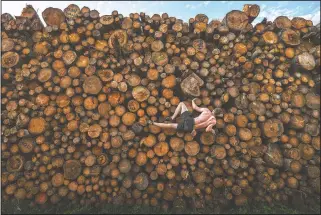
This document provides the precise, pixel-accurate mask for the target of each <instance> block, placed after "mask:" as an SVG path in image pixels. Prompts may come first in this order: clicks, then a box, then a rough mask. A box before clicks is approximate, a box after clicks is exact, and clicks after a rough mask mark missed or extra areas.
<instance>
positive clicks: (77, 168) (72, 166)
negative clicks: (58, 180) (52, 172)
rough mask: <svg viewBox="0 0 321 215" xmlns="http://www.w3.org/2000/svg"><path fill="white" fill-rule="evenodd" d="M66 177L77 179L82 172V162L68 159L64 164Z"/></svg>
mask: <svg viewBox="0 0 321 215" xmlns="http://www.w3.org/2000/svg"><path fill="white" fill-rule="evenodd" d="M63 169H64V177H65V178H66V179H69V180H74V179H76V178H77V177H78V176H79V175H80V173H81V164H80V163H79V161H77V160H68V161H66V162H65V164H64V166H63Z"/></svg>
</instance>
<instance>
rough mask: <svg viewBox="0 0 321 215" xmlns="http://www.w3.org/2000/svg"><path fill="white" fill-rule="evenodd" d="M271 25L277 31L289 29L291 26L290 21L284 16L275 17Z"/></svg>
mask: <svg viewBox="0 0 321 215" xmlns="http://www.w3.org/2000/svg"><path fill="white" fill-rule="evenodd" d="M273 23H274V24H275V26H276V27H277V28H279V29H286V28H291V26H292V23H291V20H290V19H289V18H288V17H286V16H278V17H276V18H275V20H274V21H273Z"/></svg>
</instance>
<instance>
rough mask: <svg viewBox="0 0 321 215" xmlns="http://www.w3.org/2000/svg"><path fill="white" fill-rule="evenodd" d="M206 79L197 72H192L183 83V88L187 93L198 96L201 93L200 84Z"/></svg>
mask: <svg viewBox="0 0 321 215" xmlns="http://www.w3.org/2000/svg"><path fill="white" fill-rule="evenodd" d="M203 84H204V81H203V80H202V79H201V78H200V77H198V76H197V75H196V74H195V73H192V74H190V75H189V76H188V77H186V78H185V79H184V80H183V81H182V83H181V89H182V91H183V92H184V93H186V94H187V95H191V96H195V97H198V96H200V94H201V91H200V89H199V88H200V86H203Z"/></svg>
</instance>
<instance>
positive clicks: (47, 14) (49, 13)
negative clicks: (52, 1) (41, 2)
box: [42, 7, 65, 26]
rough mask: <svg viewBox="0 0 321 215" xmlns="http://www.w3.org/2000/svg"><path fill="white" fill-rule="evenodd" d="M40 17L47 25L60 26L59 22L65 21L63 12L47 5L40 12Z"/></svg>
mask: <svg viewBox="0 0 321 215" xmlns="http://www.w3.org/2000/svg"><path fill="white" fill-rule="evenodd" d="M42 18H43V19H44V20H45V22H46V24H47V25H50V26H53V25H55V26H60V24H61V23H63V22H64V21H65V14H64V12H63V11H62V10H61V9H59V8H52V7H49V8H46V9H45V10H44V11H43V12H42Z"/></svg>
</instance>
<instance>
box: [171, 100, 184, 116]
mask: <svg viewBox="0 0 321 215" xmlns="http://www.w3.org/2000/svg"><path fill="white" fill-rule="evenodd" d="M182 105H184V103H183V102H180V103H179V104H178V105H177V107H176V109H175V112H174V114H173V116H172V120H174V119H175V118H176V117H177V115H178V114H179V113H180V112H181V110H182Z"/></svg>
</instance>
